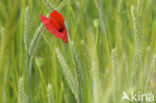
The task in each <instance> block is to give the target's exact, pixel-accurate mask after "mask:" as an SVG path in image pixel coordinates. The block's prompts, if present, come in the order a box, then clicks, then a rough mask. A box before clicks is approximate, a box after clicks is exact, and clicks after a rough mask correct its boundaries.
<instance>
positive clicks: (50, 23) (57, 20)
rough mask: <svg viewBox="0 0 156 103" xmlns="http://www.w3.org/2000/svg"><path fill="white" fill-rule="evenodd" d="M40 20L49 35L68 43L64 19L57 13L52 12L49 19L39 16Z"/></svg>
mask: <svg viewBox="0 0 156 103" xmlns="http://www.w3.org/2000/svg"><path fill="white" fill-rule="evenodd" d="M40 19H41V21H42V23H43V24H44V25H45V27H46V28H47V30H48V31H49V32H50V33H52V34H53V35H54V36H56V37H57V38H60V39H62V40H63V41H64V42H66V43H68V36H67V30H66V27H65V25H64V18H63V16H62V15H61V14H60V13H59V12H57V11H56V10H54V11H52V13H50V18H47V17H45V16H43V15H40Z"/></svg>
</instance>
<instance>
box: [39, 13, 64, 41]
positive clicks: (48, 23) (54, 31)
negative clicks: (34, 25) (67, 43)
mask: <svg viewBox="0 0 156 103" xmlns="http://www.w3.org/2000/svg"><path fill="white" fill-rule="evenodd" d="M40 19H41V21H42V23H43V24H44V25H45V27H46V28H47V30H48V31H49V32H50V33H52V34H53V35H55V36H56V37H58V38H61V39H62V38H63V35H60V33H59V32H58V30H57V29H56V28H55V27H54V26H53V24H52V23H51V21H50V19H49V18H47V17H45V16H43V15H40Z"/></svg>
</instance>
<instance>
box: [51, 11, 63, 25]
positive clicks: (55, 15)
mask: <svg viewBox="0 0 156 103" xmlns="http://www.w3.org/2000/svg"><path fill="white" fill-rule="evenodd" d="M50 20H51V21H54V20H55V21H56V22H57V23H58V24H59V25H61V26H64V18H63V16H62V15H61V14H60V13H59V12H57V11H56V10H54V11H53V12H52V13H50Z"/></svg>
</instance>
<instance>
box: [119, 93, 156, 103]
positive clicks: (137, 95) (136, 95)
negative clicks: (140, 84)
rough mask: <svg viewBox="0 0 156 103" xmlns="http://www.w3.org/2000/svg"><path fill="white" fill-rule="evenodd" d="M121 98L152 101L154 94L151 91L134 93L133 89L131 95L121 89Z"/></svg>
mask: <svg viewBox="0 0 156 103" xmlns="http://www.w3.org/2000/svg"><path fill="white" fill-rule="evenodd" d="M122 100H128V101H142V102H143V101H146V102H154V95H153V94H152V93H140V92H138V93H134V92H133V91H132V92H131V95H128V94H127V93H126V92H125V91H123V96H122Z"/></svg>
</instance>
